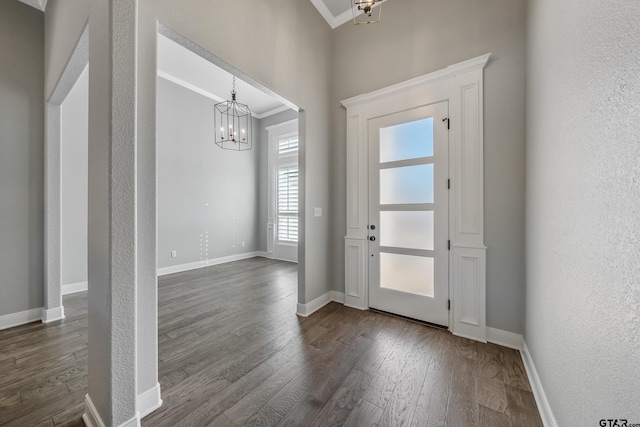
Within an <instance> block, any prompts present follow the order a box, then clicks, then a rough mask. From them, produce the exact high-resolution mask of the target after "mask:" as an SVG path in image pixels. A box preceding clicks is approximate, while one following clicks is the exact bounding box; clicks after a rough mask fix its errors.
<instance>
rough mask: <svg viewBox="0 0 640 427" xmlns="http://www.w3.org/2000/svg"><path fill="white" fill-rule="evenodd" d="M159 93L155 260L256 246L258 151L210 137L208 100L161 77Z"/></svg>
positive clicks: (199, 257)
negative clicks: (223, 145)
mask: <svg viewBox="0 0 640 427" xmlns="http://www.w3.org/2000/svg"><path fill="white" fill-rule="evenodd" d="M157 99H158V113H157V114H158V140H157V141H158V146H157V150H158V151H157V153H158V267H160V268H162V267H167V266H171V265H179V264H186V263H192V262H199V261H204V262H206V261H205V260H207V259H212V258H219V257H225V256H229V255H235V254H241V253H246V252H253V251H256V250H257V234H258V233H257V226H258V187H257V176H258V153H259V150H258V149H257V148H256V149H253V150H251V151H241V152H237V151H230V150H222V149H221V148H219V147H218V146H217V145H215V144H214V143H213V142H214V141H213V135H212V129H213V128H212V124H211V121H212V120H213V106H214V101H212V100H211V99H209V98H206V97H204V96H202V95H200V94H198V93H195V92H192V91H190V90H188V89H185V88H183V87H181V86H178V85H176V84H175V83H172V82H169V81H167V80H164V79H158V98H157ZM256 122H257V121H256ZM257 128H258V126H257V123H254V124H253V131H254V139H257ZM254 145H257V144H256V143H255V142H254ZM242 242H244V243H245V246H244V247H243V246H242ZM172 250H176V251H177V254H178V256H177V257H176V258H171V251H172Z"/></svg>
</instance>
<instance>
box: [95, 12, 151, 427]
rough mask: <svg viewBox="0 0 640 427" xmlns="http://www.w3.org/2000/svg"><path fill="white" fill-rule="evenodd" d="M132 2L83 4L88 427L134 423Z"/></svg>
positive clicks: (134, 103) (134, 20)
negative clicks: (86, 73) (86, 60)
mask: <svg viewBox="0 0 640 427" xmlns="http://www.w3.org/2000/svg"><path fill="white" fill-rule="evenodd" d="M137 21H138V17H137V0H91V1H90V3H89V64H90V67H89V248H88V249H89V250H88V257H89V298H88V299H89V307H88V308H89V372H88V381H89V394H88V395H87V398H86V402H85V403H86V407H85V414H84V416H83V419H84V421H85V423H86V424H87V425H88V426H93V425H96V426H99V425H106V426H137V425H139V424H140V421H139V416H138V412H137V407H136V397H137V393H136V391H137V390H136V379H137V373H136V232H137V230H136V136H137V135H136V107H137V100H136V63H137V57H136V48H137V46H136V31H137Z"/></svg>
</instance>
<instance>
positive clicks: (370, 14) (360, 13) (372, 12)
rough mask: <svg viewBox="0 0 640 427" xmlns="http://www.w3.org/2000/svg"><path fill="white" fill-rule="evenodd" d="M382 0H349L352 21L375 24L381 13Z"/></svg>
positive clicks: (378, 20)
mask: <svg viewBox="0 0 640 427" xmlns="http://www.w3.org/2000/svg"><path fill="white" fill-rule="evenodd" d="M382 1H383V0H351V10H352V11H353V23H354V24H356V25H358V24H377V23H378V22H380V16H381V15H382Z"/></svg>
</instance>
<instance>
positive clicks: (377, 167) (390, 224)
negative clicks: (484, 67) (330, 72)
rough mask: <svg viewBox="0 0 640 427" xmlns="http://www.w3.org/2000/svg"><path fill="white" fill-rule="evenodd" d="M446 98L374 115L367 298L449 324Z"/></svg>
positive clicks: (374, 305) (374, 303)
mask: <svg viewBox="0 0 640 427" xmlns="http://www.w3.org/2000/svg"><path fill="white" fill-rule="evenodd" d="M448 108H449V107H448V103H447V102H441V103H438V104H433V105H428V106H424V107H419V108H415V109H412V110H408V111H403V112H399V113H396V114H392V115H388V116H383V117H379V118H375V119H371V120H369V226H368V227H369V306H370V307H371V308H375V309H379V310H382V311H387V312H391V313H395V314H399V315H402V316H406V317H410V318H414V319H418V320H422V321H425V322H430V323H435V324H438V325H443V326H448V324H449V308H448V302H449V254H448V245H449V221H448V215H449V208H448V206H449V197H448V165H449V154H448V131H447V127H448V126H447V121H446V120H443V118H446V117H447V116H448Z"/></svg>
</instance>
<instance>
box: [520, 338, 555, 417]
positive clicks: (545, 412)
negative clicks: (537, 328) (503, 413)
mask: <svg viewBox="0 0 640 427" xmlns="http://www.w3.org/2000/svg"><path fill="white" fill-rule="evenodd" d="M520 354H521V356H522V363H524V369H525V370H526V371H527V376H528V377H529V383H530V384H531V389H532V390H533V396H534V397H535V399H536V404H537V405H538V412H540V418H542V424H543V425H544V427H558V422H557V421H556V418H555V417H554V416H553V412H552V411H551V405H549V400H548V399H547V395H546V393H545V392H544V388H543V387H542V382H541V381H540V377H539V376H538V371H537V370H536V367H535V365H534V364H533V359H532V358H531V353H529V348H528V347H527V343H526V342H524V341H523V342H522V351H520Z"/></svg>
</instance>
